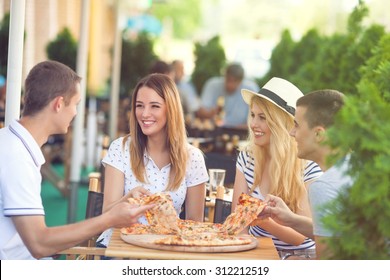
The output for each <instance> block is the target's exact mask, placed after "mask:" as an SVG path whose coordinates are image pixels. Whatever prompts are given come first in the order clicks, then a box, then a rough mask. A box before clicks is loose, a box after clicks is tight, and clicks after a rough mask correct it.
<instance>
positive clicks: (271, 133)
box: [232, 78, 322, 257]
mask: <svg viewBox="0 0 390 280" xmlns="http://www.w3.org/2000/svg"><path fill="white" fill-rule="evenodd" d="M242 95H243V98H244V100H245V102H246V103H247V104H248V105H249V106H250V116H249V117H248V127H249V128H250V129H249V136H248V144H247V146H246V147H245V148H244V149H243V150H242V151H241V152H240V154H239V156H238V159H237V170H236V178H235V182H234V195H233V206H232V207H233V210H234V208H235V205H236V204H237V201H238V197H239V195H240V194H241V193H242V192H244V193H248V194H250V195H251V196H253V197H256V198H259V199H262V200H264V198H265V196H266V195H267V194H273V195H276V196H279V197H281V198H282V199H283V200H284V201H285V202H286V204H287V205H288V206H289V208H290V209H291V210H292V211H293V212H294V213H297V214H300V215H304V216H308V217H310V208H309V202H308V198H307V190H306V186H307V185H308V183H309V182H311V181H312V180H314V179H315V178H317V177H318V176H320V175H321V173H322V171H321V170H320V168H319V167H318V165H317V164H315V163H314V162H307V161H304V160H301V159H299V158H298V156H297V152H298V151H297V146H296V143H295V141H294V139H293V138H292V137H291V136H290V135H289V131H290V130H291V129H292V128H293V126H294V113H295V102H296V100H297V99H298V98H299V97H301V96H303V94H302V92H301V91H300V90H299V89H298V88H297V87H296V86H294V85H293V84H292V83H290V82H288V81H286V80H284V79H281V78H272V79H271V80H270V81H269V82H268V83H267V84H266V85H264V87H263V88H261V89H260V91H259V92H253V91H249V90H245V89H244V90H242ZM248 230H249V233H251V234H253V235H255V236H266V237H271V238H272V239H273V241H274V244H275V246H276V248H277V249H278V251H279V252H280V255H281V256H282V257H283V255H284V254H285V253H288V254H294V255H305V256H308V257H313V254H315V250H314V249H315V244H314V241H313V240H311V239H309V238H306V237H305V236H303V235H302V234H300V233H298V232H297V231H295V230H293V229H292V228H289V227H286V226H282V225H280V224H278V223H277V222H275V221H273V220H272V219H271V218H269V219H263V220H256V225H253V226H250V227H249V229H248Z"/></svg>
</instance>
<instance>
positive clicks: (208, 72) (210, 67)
mask: <svg viewBox="0 0 390 280" xmlns="http://www.w3.org/2000/svg"><path fill="white" fill-rule="evenodd" d="M194 53H195V57H196V59H195V69H194V71H193V72H192V76H191V80H192V83H193V84H194V86H195V88H196V91H197V92H198V93H199V94H200V93H201V92H202V88H203V85H204V84H205V82H206V81H207V80H208V79H209V78H211V77H214V76H220V75H221V70H222V68H223V67H224V66H225V64H226V55H225V51H224V49H223V47H222V46H221V44H220V42H219V36H215V37H213V38H211V39H210V40H209V41H208V42H207V43H206V44H205V45H202V44H201V43H199V42H198V43H195V51H194Z"/></svg>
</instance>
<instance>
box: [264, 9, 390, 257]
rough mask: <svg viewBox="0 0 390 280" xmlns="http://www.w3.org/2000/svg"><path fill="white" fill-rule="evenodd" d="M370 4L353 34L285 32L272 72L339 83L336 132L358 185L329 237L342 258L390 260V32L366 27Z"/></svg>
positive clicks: (300, 80) (351, 24)
mask: <svg viewBox="0 0 390 280" xmlns="http://www.w3.org/2000/svg"><path fill="white" fill-rule="evenodd" d="M367 15H368V9H367V7H366V6H365V4H364V3H363V2H362V1H360V2H359V4H358V6H357V7H356V8H355V9H354V11H353V12H352V13H351V15H350V17H349V20H348V31H347V32H346V33H345V34H333V35H331V36H321V35H319V34H318V33H317V32H315V30H311V31H309V32H308V33H307V34H306V35H305V36H304V37H303V38H302V39H301V40H300V41H298V42H294V41H293V40H292V39H291V36H289V32H288V31H285V32H284V33H283V36H282V39H281V41H280V43H279V44H278V45H277V46H276V48H275V49H274V51H273V53H272V58H271V63H272V66H271V70H270V73H268V76H267V79H269V78H270V77H272V76H279V77H284V78H286V79H288V80H291V81H292V82H294V84H296V85H297V86H298V87H299V88H301V89H302V90H303V91H304V92H309V91H313V90H316V89H321V88H322V89H325V88H334V89H337V90H339V91H341V92H344V93H345V94H346V97H347V98H346V104H345V106H344V108H343V109H342V110H341V111H340V113H339V114H338V116H337V118H336V121H335V124H334V125H333V127H332V128H331V129H329V132H328V133H329V137H328V138H329V144H330V145H331V146H332V147H333V148H335V149H336V150H337V151H338V153H339V154H338V155H336V156H334V157H333V158H332V159H330V160H332V162H335V161H336V160H337V159H339V158H340V157H341V156H342V155H345V154H346V153H350V154H351V165H350V167H349V170H348V173H349V174H350V175H351V176H352V177H353V178H354V183H353V185H352V186H351V188H349V189H348V191H347V192H346V193H344V194H341V195H340V196H339V197H338V199H336V200H335V201H333V203H331V204H330V205H328V206H327V207H328V208H329V210H330V211H331V215H329V216H327V217H325V219H324V223H325V225H326V226H327V227H329V228H330V229H331V230H332V231H334V232H336V233H337V234H338V236H339V238H332V239H329V242H328V245H329V247H330V248H331V249H332V253H333V256H332V258H334V259H390V223H389V220H390V185H389V184H390V140H389V137H388V135H390V122H389V120H390V79H389V77H390V34H387V33H386V32H385V29H384V27H383V26H380V25H376V24H373V25H370V26H364V24H363V20H364V18H365V17H366V16H367Z"/></svg>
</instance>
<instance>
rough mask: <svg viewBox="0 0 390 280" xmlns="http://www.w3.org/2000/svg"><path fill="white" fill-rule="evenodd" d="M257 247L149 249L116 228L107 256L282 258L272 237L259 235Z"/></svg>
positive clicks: (172, 258) (130, 257)
mask: <svg viewBox="0 0 390 280" xmlns="http://www.w3.org/2000/svg"><path fill="white" fill-rule="evenodd" d="M258 241H259V245H258V246H257V248H255V249H252V250H248V251H242V252H232V253H190V252H174V251H164V250H155V249H148V248H143V247H138V246H134V245H131V244H128V243H126V242H124V241H123V240H122V239H121V237H120V230H119V229H114V232H113V235H112V237H111V240H110V243H109V244H108V247H107V249H106V253H105V255H106V256H107V257H114V258H125V259H146V260H147V259H150V260H280V258H279V255H278V253H277V251H276V249H275V246H274V243H273V242H272V239H271V238H266V237H259V238H258Z"/></svg>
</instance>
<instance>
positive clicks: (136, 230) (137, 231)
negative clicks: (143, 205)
mask: <svg viewBox="0 0 390 280" xmlns="http://www.w3.org/2000/svg"><path fill="white" fill-rule="evenodd" d="M121 233H122V234H125V235H144V234H174V232H173V231H172V230H166V229H165V228H160V227H158V226H150V225H144V224H138V223H137V224H132V225H131V226H129V227H124V228H121Z"/></svg>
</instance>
